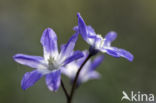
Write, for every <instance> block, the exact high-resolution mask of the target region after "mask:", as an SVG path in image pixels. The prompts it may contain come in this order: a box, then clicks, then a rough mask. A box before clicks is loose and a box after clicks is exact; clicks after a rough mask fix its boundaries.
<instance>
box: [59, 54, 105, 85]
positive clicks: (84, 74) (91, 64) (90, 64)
mask: <svg viewBox="0 0 156 103" xmlns="http://www.w3.org/2000/svg"><path fill="white" fill-rule="evenodd" d="M83 54H84V57H82V58H80V59H79V60H76V61H73V62H71V63H69V64H68V65H66V66H65V69H64V70H63V71H62V73H63V74H65V75H66V76H67V77H69V78H70V79H71V81H72V80H73V79H74V78H75V75H76V73H77V71H78V69H79V68H80V66H81V64H82V63H83V62H84V60H85V59H86V58H87V56H88V52H87V51H84V52H83ZM103 59H104V56H103V55H102V56H97V57H96V58H95V59H94V61H91V59H89V60H88V61H87V63H86V64H85V65H84V66H83V68H82V70H81V72H80V74H79V78H78V84H80V83H84V82H87V81H88V80H91V79H98V78H99V77H100V74H99V73H98V72H96V71H95V69H96V68H97V67H98V66H99V65H100V64H101V63H102V61H103Z"/></svg>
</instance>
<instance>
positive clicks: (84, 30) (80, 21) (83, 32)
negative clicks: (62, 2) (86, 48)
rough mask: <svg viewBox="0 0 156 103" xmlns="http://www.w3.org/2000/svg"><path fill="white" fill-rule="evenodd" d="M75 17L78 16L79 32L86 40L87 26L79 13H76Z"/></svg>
mask: <svg viewBox="0 0 156 103" xmlns="http://www.w3.org/2000/svg"><path fill="white" fill-rule="evenodd" d="M77 17H78V28H79V33H80V34H81V36H82V37H83V39H84V40H86V39H87V28H86V24H85V22H84V20H83V18H82V17H81V15H80V13H77Z"/></svg>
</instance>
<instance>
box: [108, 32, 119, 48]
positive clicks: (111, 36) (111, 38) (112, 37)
mask: <svg viewBox="0 0 156 103" xmlns="http://www.w3.org/2000/svg"><path fill="white" fill-rule="evenodd" d="M116 37H117V33H116V32H114V31H111V32H108V33H107V35H106V36H105V45H106V46H110V44H111V42H112V41H114V40H115V39H116Z"/></svg>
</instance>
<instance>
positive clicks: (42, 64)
mask: <svg viewBox="0 0 156 103" xmlns="http://www.w3.org/2000/svg"><path fill="white" fill-rule="evenodd" d="M77 37H78V34H77V33H75V34H74V35H73V36H72V37H71V38H70V39H69V41H68V42H67V43H66V44H65V45H63V47H62V48H61V51H60V53H59V52H58V46H57V35H56V33H55V32H54V31H53V30H52V29H51V28H47V29H45V30H44V32H43V35H42V37H41V40H40V42H41V44H42V46H43V52H44V57H41V56H32V55H25V54H16V55H15V56H13V59H14V60H15V61H16V62H17V63H20V64H23V65H26V66H29V67H31V68H34V70H33V71H31V72H27V73H25V74H24V76H23V79H22V81H21V87H22V89H23V90H26V89H27V88H29V87H31V86H33V85H34V84H35V83H36V82H37V81H38V80H39V79H40V78H41V77H43V76H45V81H46V84H47V87H48V88H49V90H51V91H57V90H58V88H59V86H60V81H61V73H62V69H63V67H64V66H66V65H67V64H68V63H70V62H72V61H74V60H77V59H79V58H81V57H83V53H82V52H80V51H75V52H74V53H72V54H71V52H73V49H74V46H75V43H76V41H77Z"/></svg>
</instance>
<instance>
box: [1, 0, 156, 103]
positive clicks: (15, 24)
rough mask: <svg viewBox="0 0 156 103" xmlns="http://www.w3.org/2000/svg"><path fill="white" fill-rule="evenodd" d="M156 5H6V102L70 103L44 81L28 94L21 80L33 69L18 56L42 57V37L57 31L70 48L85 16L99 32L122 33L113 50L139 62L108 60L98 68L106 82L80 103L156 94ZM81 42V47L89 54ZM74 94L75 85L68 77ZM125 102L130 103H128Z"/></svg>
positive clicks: (22, 1) (123, 0)
mask: <svg viewBox="0 0 156 103" xmlns="http://www.w3.org/2000/svg"><path fill="white" fill-rule="evenodd" d="M155 9H156V0H0V103H65V96H64V94H63V92H62V90H61V88H60V89H59V91H58V93H53V92H50V91H48V89H47V87H46V85H45V83H44V80H43V79H41V80H40V81H39V82H37V83H36V84H35V86H33V87H32V88H29V89H28V90H27V91H23V90H22V89H21V88H20V81H21V79H22V76H23V74H24V73H25V72H28V71H31V70H32V69H31V68H28V67H25V66H22V65H19V64H17V63H15V62H14V61H13V59H12V56H13V55H14V54H16V53H25V54H32V55H42V47H41V45H40V37H41V35H42V32H43V30H44V29H45V28H47V27H51V28H53V29H54V30H55V32H56V33H57V35H58V42H59V44H62V43H66V42H67V40H68V39H69V37H70V36H71V35H72V34H73V33H74V32H73V30H72V28H73V26H75V25H77V18H76V13H77V12H80V13H81V15H82V17H83V18H84V20H85V21H86V23H87V24H89V25H92V26H93V28H94V29H95V30H96V32H97V33H100V34H103V35H105V34H106V33H107V32H109V31H110V30H114V31H116V32H117V33H118V38H117V39H116V41H115V42H113V44H112V45H114V46H117V47H121V48H124V49H126V50H128V51H130V52H131V53H132V54H134V57H135V59H134V61H133V62H128V61H127V60H125V59H122V58H120V59H116V58H113V57H111V56H108V55H106V56H105V60H104V62H103V63H102V65H100V67H99V68H98V69H97V70H98V71H99V72H100V73H101V74H102V78H101V79H100V80H97V81H89V82H88V83H85V84H83V85H81V87H80V88H79V90H78V91H77V92H76V95H75V98H74V103H120V99H121V97H122V91H123V90H125V91H127V92H130V91H132V90H133V91H136V92H137V91H141V92H143V93H154V94H155V95H156V63H155V62H156V58H155V57H156V54H155V53H156V46H155V44H156V12H155ZM87 48H88V45H87V44H86V43H85V42H84V41H83V40H82V38H81V37H79V40H78V42H77V44H76V48H75V50H77V49H80V50H84V49H87ZM64 79H65V80H64V81H66V86H67V87H68V89H69V88H70V85H68V83H69V81H68V79H67V78H66V77H64ZM123 103H126V101H124V102H123Z"/></svg>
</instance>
